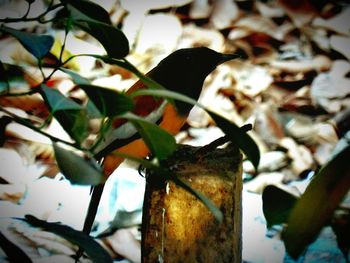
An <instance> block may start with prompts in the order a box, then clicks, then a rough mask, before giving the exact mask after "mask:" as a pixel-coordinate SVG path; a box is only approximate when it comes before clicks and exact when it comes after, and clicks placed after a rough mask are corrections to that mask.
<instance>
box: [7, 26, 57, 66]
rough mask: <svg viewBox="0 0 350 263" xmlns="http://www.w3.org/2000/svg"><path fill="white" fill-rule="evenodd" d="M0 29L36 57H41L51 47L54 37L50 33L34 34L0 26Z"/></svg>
mask: <svg viewBox="0 0 350 263" xmlns="http://www.w3.org/2000/svg"><path fill="white" fill-rule="evenodd" d="M0 30H2V31H4V32H6V33H8V34H10V35H12V36H13V37H15V38H16V39H17V40H18V41H19V42H20V43H21V44H22V45H23V47H24V48H25V49H27V50H28V51H29V52H30V53H31V54H32V55H33V56H35V57H36V58H37V59H42V58H43V57H44V56H45V55H46V54H47V53H48V52H49V51H50V49H51V47H52V45H53V42H54V39H53V37H52V36H50V35H40V36H38V35H35V34H32V33H27V32H22V31H19V30H16V29H13V28H9V27H5V26H1V27H0Z"/></svg>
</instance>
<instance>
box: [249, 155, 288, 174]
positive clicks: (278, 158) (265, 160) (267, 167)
mask: <svg viewBox="0 0 350 263" xmlns="http://www.w3.org/2000/svg"><path fill="white" fill-rule="evenodd" d="M288 161H289V160H288V158H287V155H286V153H284V152H281V151H271V152H265V153H263V154H262V155H261V159H260V163H259V167H258V172H259V173H260V172H274V171H277V170H279V169H281V168H283V167H285V166H287V164H288ZM254 170H255V169H254V166H253V165H252V164H251V162H250V161H244V162H243V171H244V172H246V173H250V174H253V173H254Z"/></svg>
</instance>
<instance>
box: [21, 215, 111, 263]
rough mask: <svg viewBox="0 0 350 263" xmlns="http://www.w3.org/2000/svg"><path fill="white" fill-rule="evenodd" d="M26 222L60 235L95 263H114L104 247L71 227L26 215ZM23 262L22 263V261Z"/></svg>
mask: <svg viewBox="0 0 350 263" xmlns="http://www.w3.org/2000/svg"><path fill="white" fill-rule="evenodd" d="M25 221H26V222H28V223H29V224H31V225H32V226H35V227H40V228H42V229H44V230H45V231H48V232H52V233H54V234H56V235H59V236H61V237H63V238H65V239H67V240H68V241H70V242H71V243H73V244H75V245H78V246H79V247H81V248H82V249H84V251H85V252H86V254H87V255H88V256H89V258H90V259H91V260H92V261H93V262H99V263H113V259H112V258H111V257H110V255H109V254H108V253H107V251H106V250H105V249H103V247H102V246H101V245H100V244H99V243H98V242H96V241H95V240H94V239H93V238H92V237H90V236H89V235H87V234H85V233H83V232H81V231H77V230H75V229H73V228H71V227H69V226H66V225H62V224H59V223H49V222H46V221H43V220H40V219H38V218H36V217H34V216H32V215H26V216H25ZM21 262H22V261H21Z"/></svg>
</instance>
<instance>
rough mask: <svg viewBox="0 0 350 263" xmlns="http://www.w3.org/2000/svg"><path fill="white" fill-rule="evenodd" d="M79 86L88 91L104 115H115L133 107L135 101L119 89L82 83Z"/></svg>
mask: <svg viewBox="0 0 350 263" xmlns="http://www.w3.org/2000/svg"><path fill="white" fill-rule="evenodd" d="M79 87H80V88H81V89H83V90H84V91H85V92H86V94H87V95H88V97H89V98H90V100H91V101H92V102H93V103H94V105H95V106H96V107H97V108H98V110H99V111H100V113H101V114H102V115H104V116H107V117H113V116H115V115H119V114H123V113H125V112H127V111H130V110H132V108H133V105H134V104H133V101H132V100H131V99H130V98H129V97H128V96H126V95H124V94H122V93H119V92H117V91H114V90H111V89H107V88H103V87H99V86H93V85H80V86H79Z"/></svg>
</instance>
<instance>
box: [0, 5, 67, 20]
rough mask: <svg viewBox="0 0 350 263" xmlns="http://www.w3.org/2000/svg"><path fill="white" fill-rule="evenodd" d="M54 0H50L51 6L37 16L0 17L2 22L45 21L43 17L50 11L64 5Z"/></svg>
mask: <svg viewBox="0 0 350 263" xmlns="http://www.w3.org/2000/svg"><path fill="white" fill-rule="evenodd" d="M52 3H53V1H51V2H50V4H49V7H48V8H47V9H46V11H45V12H44V13H42V14H40V15H38V16H36V17H26V15H25V16H24V17H19V18H11V17H6V18H4V19H0V22H1V23H15V22H30V21H38V22H39V23H44V22H46V21H44V20H42V18H43V17H45V16H46V15H47V14H48V13H49V12H51V11H53V10H55V9H57V8H60V7H63V6H64V5H63V4H62V3H59V4H55V5H53V4H52Z"/></svg>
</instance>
